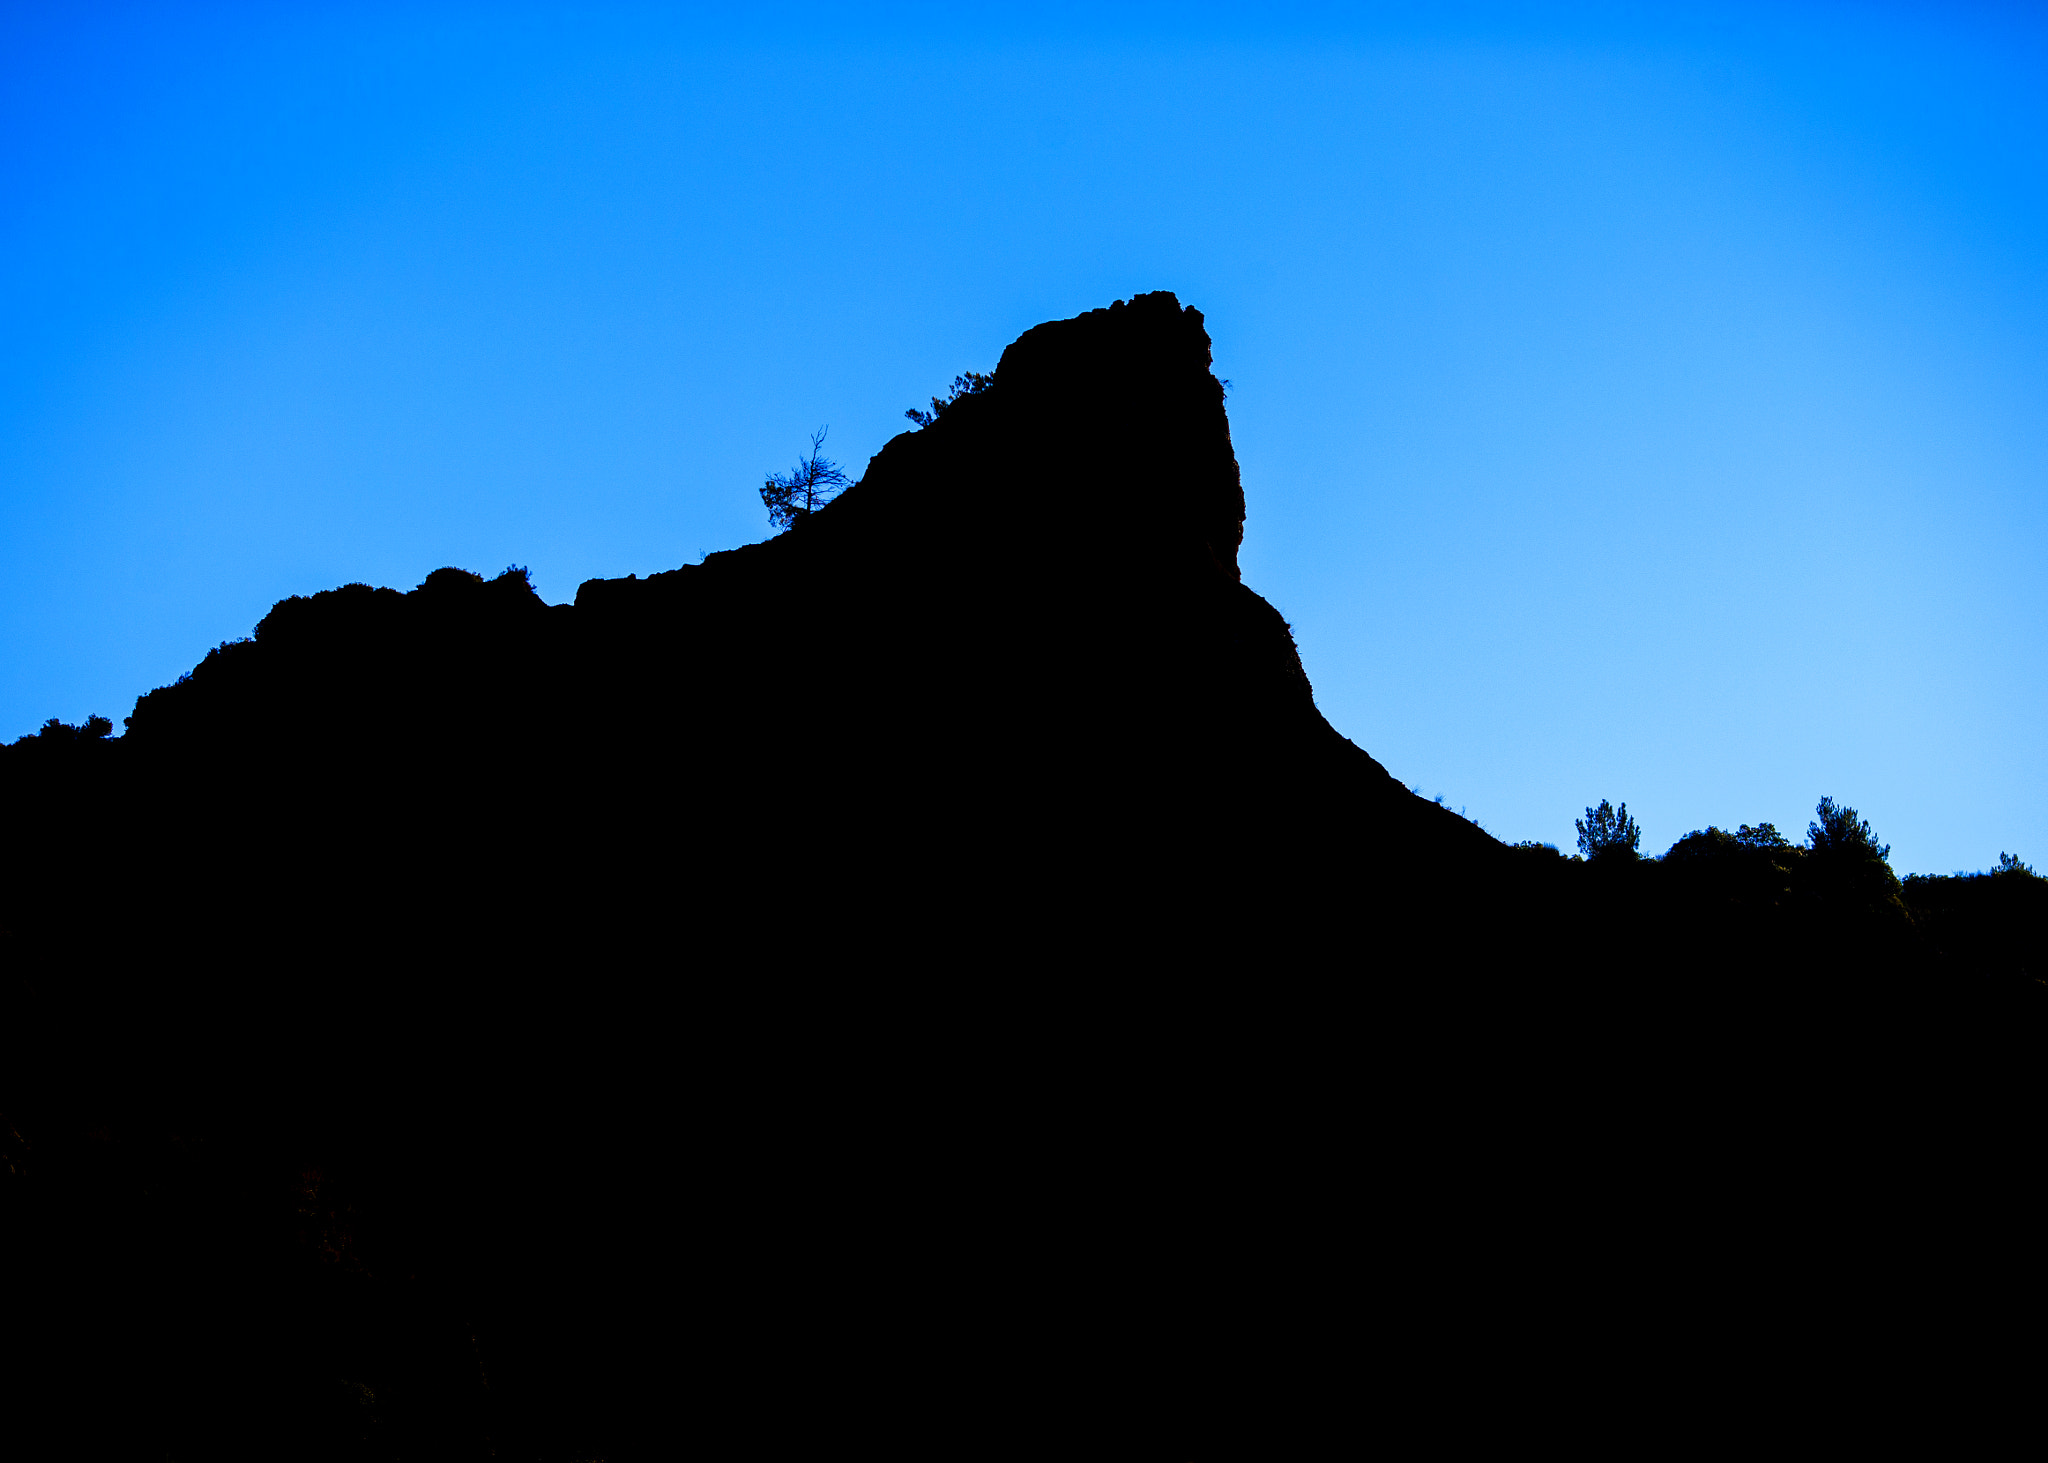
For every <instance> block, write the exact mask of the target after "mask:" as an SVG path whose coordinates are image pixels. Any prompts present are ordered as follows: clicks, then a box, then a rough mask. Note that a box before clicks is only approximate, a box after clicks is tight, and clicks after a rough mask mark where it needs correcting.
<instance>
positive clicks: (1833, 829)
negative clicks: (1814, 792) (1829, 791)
mask: <svg viewBox="0 0 2048 1463" xmlns="http://www.w3.org/2000/svg"><path fill="white" fill-rule="evenodd" d="M1813 816H1814V821H1813V822H1811V823H1809V824H1807V825H1806V846H1807V847H1808V848H1810V849H1811V850H1813V852H1815V853H1817V854H1820V855H1822V856H1823V857H1837V858H1842V857H1848V858H1872V859H1875V860H1876V861H1877V862H1878V863H1883V862H1884V861H1885V860H1886V859H1888V858H1890V857H1891V856H1892V846H1891V845H1890V844H1889V843H1879V842H1878V841H1877V834H1876V833H1875V832H1874V831H1872V829H1871V826H1870V820H1869V819H1868V818H1865V817H1863V816H1861V815H1860V814H1858V813H1857V811H1856V810H1855V809H1854V808H1852V807H1850V806H1848V805H1847V804H1846V803H1838V802H1836V801H1835V800H1834V799H1833V798H1822V799H1821V800H1820V806H1819V807H1817V808H1815V809H1814V810H1813Z"/></svg>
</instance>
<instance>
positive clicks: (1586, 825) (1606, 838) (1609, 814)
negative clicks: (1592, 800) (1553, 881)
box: [1572, 798, 1643, 863]
mask: <svg viewBox="0 0 2048 1463" xmlns="http://www.w3.org/2000/svg"><path fill="white" fill-rule="evenodd" d="M1572 826H1573V827H1575V828H1577V829H1578V830H1579V853H1580V854H1581V855H1583V856H1584V857H1585V859H1586V860H1587V862H1589V863H1590V862H1592V861H1593V860H1594V859H1620V858H1628V859H1633V858H1637V857H1639V856H1640V855H1638V853H1637V852H1636V848H1637V845H1638V844H1640V843H1641V842H1642V841H1643V830H1642V829H1641V828H1639V827H1637V826H1636V820H1635V819H1633V818H1631V817H1630V816H1629V815H1628V804H1627V803H1623V804H1622V805H1621V806H1620V807H1618V808H1617V807H1615V806H1614V805H1613V804H1611V803H1609V802H1608V801H1607V799H1605V798H1602V799H1600V806H1599V807H1597V808H1588V809H1586V816H1585V817H1583V818H1574V819H1573V820H1572Z"/></svg>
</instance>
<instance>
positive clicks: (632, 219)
mask: <svg viewBox="0 0 2048 1463" xmlns="http://www.w3.org/2000/svg"><path fill="white" fill-rule="evenodd" d="M727 8H728V7H720V8H719V9H718V10H715V11H714V10H703V11H697V10H691V9H688V8H679V7H661V8H653V7H650V8H644V9H643V8H632V7H611V8H606V7H602V6H575V7H567V6H565V7H560V8H547V7H533V8H526V9H520V8H518V7H515V6H510V5H492V6H476V7H459V6H442V7H438V8H437V7H434V6H431V5H425V4H421V5H406V6H392V7H389V8H378V7H375V6H363V5H350V6H336V7H333V8H331V9H322V8H320V7H318V6H313V5H292V6H253V7H248V8H240V7H234V6H201V5H187V6H169V7H150V6H120V7H113V6H108V7H93V6H85V5H80V6H69V5H65V6H28V5H23V6H14V7H9V8H7V9H5V10H4V11H0V646H4V647H5V653H4V655H0V736H5V737H13V736H16V735H19V734H21V733H23V732H26V731H29V730H31V729H33V728H34V727H35V726H36V725H37V724H39V723H40V722H41V721H42V720H43V719H44V718H46V717H49V716H60V717H62V718H64V719H66V720H72V721H75V720H79V719H82V718H83V717H84V716H85V715H86V714H87V713H90V712H100V713H103V714H106V715H109V716H111V717H113V718H114V720H115V723H116V725H117V726H118V724H119V722H120V718H121V717H122V716H123V715H124V714H126V712H127V711H128V710H129V709H130V708H131V707H132V706H133V703H134V699H135V697H136V696H137V695H138V694H139V693H140V692H142V691H145V690H148V689H149V688H151V687H153V686H156V685H160V684H162V683H164V682H166V681H169V680H171V679H173V678H175V677H176V676H177V675H178V674H179V673H180V672H181V671H184V670H187V669H189V668H190V667H191V666H192V665H193V663H194V662H196V661H197V660H198V659H199V658H200V657H201V656H202V655H203V654H204V653H205V651H206V650H207V648H208V647H209V646H211V645H213V644H215V643H217V642H219V641H221V640H223V639H228V638H232V637H236V636H240V635H245V634H247V633H248V632H249V630H250V628H251V627H252V626H253V625H254V624H255V622H256V621H257V619H259V618H260V617H261V616H262V615H263V613H264V612H265V610H266V609H267V608H268V607H269V605H270V604H271V603H272V602H273V601H274V600H276V599H279V598H281V597H283V596H284V595H287V594H290V593H294V592H310V591H312V590H315V589H320V588H326V587H331V586H333V585H336V584H340V583H344V582H347V581H352V580H365V581H368V582H371V583H381V584H391V585H395V586H397V587H400V588H410V587H411V586H412V585H415V584H417V583H418V582H419V581H420V580H421V579H422V578H423V577H424V576H425V575H426V574H427V573H428V572H429V571H430V570H432V569H434V568H436V567H439V566H440V565H443V564H459V565H462V566H464V567H468V568H473V569H478V570H483V571H487V572H488V571H495V570H497V569H500V568H502V567H504V566H505V565H506V564H508V563H513V562H517V563H521V564H527V565H530V566H531V567H532V569H533V571H534V575H535V580H536V583H537V584H538V585H539V586H540V588H541V591H542V593H543V594H544V595H545V596H546V597H548V598H549V599H554V600H563V599H567V598H569V597H571V596H572V595H573V594H574V593H575V589H576V585H577V584H578V583H579V582H580V581H581V580H583V579H585V578H589V577H592V576H597V575H607V576H609V575H622V574H626V573H628V572H641V573H645V572H649V571H652V570H657V569H662V568H668V567H673V566H674V565H676V564H678V563H682V562H685V561H688V560H694V559H695V558H696V557H698V555H699V554H701V553H702V552H704V551H706V550H710V549H716V548H722V547H728V546H731V545H733V544H736V543H741V542H745V541H748V540H751V539H756V538H760V537H763V536H765V534H766V533H767V531H768V525H767V522H766V519H765V516H764V514H763V512H762V509H761V505H760V501H759V499H758V497H757V496H756V489H757V488H758V485H759V483H760V481H761V478H762V475H763V474H764V473H765V472H766V471H768V470H770V469H777V468H787V467H788V466H789V464H790V463H791V462H792V461H793V460H794V459H795V457H796V455H797V453H798V452H799V450H801V449H802V448H803V447H804V446H805V445H806V444H807V441H808V435H809V433H810V431H811V430H812V429H814V428H816V427H817V426H819V425H821V424H825V423H829V424H830V425H831V438H830V443H829V446H828V450H829V451H831V452H833V454H834V455H835V456H837V457H838V458H839V459H840V460H841V461H842V462H844V463H846V464H847V465H848V466H849V467H850V468H852V469H854V470H855V471H856V472H857V471H858V470H859V468H860V467H861V466H862V465H863V464H864V463H865V462H866V460H867V457H868V456H869V455H870V454H871V453H873V452H874V451H875V450H877V449H878V448H879V447H880V446H881V445H882V444H883V443H884V442H885V441H887V440H888V438H889V437H890V436H891V435H893V434H894V432H896V431H897V430H898V429H899V428H901V427H904V426H906V425H907V423H905V422H904V421H903V419H902V412H903V410H904V408H905V407H907V406H910V405H913V404H921V403H923V402H924V401H925V400H926V398H928V397H929V396H930V395H931V394H932V393H933V392H935V391H938V390H940V389H942V388H943V387H944V385H945V383H946V382H948V381H949V380H951V378H952V377H953V376H954V375H955V374H956V373H958V372H960V371H962V370H966V369H969V368H975V369H986V368H988V367H989V366H991V365H993V364H994V361H995V358H996V355H997V353H998V352H999V351H1000V350H1001V349H1002V347H1003V346H1004V345H1005V344H1006V343H1007V342H1008V341H1009V340H1011V339H1012V338H1013V337H1014V336H1016V335H1017V334H1018V333H1019V332H1020V331H1022V330H1023V329H1025V328H1027V327H1028V326H1030V325H1032V324H1035V323H1037V322H1038V321H1040V320H1044V319H1049V318H1054V317H1060V316H1066V315H1071V314H1074V313H1076V312H1078V311H1080V310H1084V309H1088V308H1091V307H1093V306H1096V305H1101V304H1106V303H1107V302H1108V301H1109V300H1111V299H1113V298H1116V297H1119V296H1127V295H1130V294H1132V293H1134V292H1136V291H1140V290H1148V289H1157V288H1167V289H1172V290H1175V291H1177V292H1178V293H1179V294H1180V296H1181V298H1182V299H1183V300H1184V301H1185V302H1188V303H1191V304H1194V305H1197V306H1198V307H1200V308H1201V309H1202V310H1203V311H1204V312H1205V314H1206V315H1207V316H1208V319H1209V325H1210V332H1211V334H1212V335H1213V336H1214V338H1215V340H1216V346H1217V370H1218V373H1219V374H1220V375H1222V376H1225V377H1228V378H1230V379H1231V381H1232V382H1233V392H1232V395H1231V401H1230V408H1231V417H1232V422H1233V427H1234V432H1235V439H1236V444H1237V449H1238V454H1239V458H1240V460H1241V461H1242V463H1243V466H1244V472H1245V481H1246V486H1247V492H1248V496H1249V500H1250V512H1251V518H1250V524H1249V532H1248V537H1247V543H1246V549H1245V555H1244V563H1245V569H1246V578H1247V580H1248V581H1249V582H1250V583H1251V584H1252V585H1253V587H1254V588H1256V589H1258V590H1259V591H1260V592H1261V593H1263V594H1264V595H1266V597H1267V598H1269V599H1270V600H1272V601H1273V602H1274V603H1275V604H1276V605H1277V606H1278V607H1279V608H1280V610H1281V611H1282V613H1284V614H1285V615H1287V617H1288V618H1289V620H1290V621H1292V623H1293V624H1294V626H1295V632H1296V636H1297V638H1298V639H1299V641H1300V643H1301V646H1302V651H1303V654H1304V656H1305V658H1306V660H1307V663H1308V669H1309V673H1310V675H1311V677H1312V678H1313V680H1314V682H1315V685H1316V690H1317V694H1318V699H1319V701H1320V703H1321V705H1322V707H1323V709H1324V710H1325V712H1326V713H1327V714H1328V715H1329V716H1330V718H1331V720H1332V721H1334V722H1335V723H1336V725H1337V726H1338V727H1339V729H1340V730H1342V731H1344V732H1345V733H1346V734H1347V735H1349V736H1351V737H1352V738H1353V739H1354V740H1356V741H1357V742H1359V743H1360V745H1362V746H1364V747H1365V748H1367V749H1368V750H1369V751H1371V752H1372V753H1373V754H1374V755H1375V756H1377V757H1378V758H1379V759H1380V760H1381V761H1382V762H1384V763H1385V764H1386V765H1387V766H1388V767H1389V768H1390V769H1391V770H1392V771H1393V772H1394V773H1395V775H1396V776H1398V777H1401V778H1402V779H1403V780H1404V781H1407V782H1410V783H1414V784H1419V785H1420V787H1421V788H1422V789H1423V791H1424V792H1425V793H1429V794H1434V793H1437V792H1442V793H1443V794H1444V795H1445V798H1446V801H1448V802H1449V803H1450V805H1451V806H1453V807H1462V808H1464V809H1465V810H1466V811H1467V812H1468V814H1469V815H1470V816H1472V817H1475V818H1476V819H1478V820H1479V821H1480V822H1481V823H1482V824H1483V825H1484V826H1485V827H1487V828H1488V829H1489V830H1491V831H1492V832H1494V833H1495V834H1496V835H1498V836H1501V837H1503V838H1507V839H1510V840H1513V839H1521V838H1538V839H1544V840H1548V841H1552V842H1558V843H1561V844H1563V845H1564V846H1565V847H1566V848H1569V847H1570V846H1571V820H1572V818H1573V816H1574V815H1575V814H1578V813H1579V812H1580V811H1581V810H1582V809H1583V808H1584V807H1585V806H1586V805H1587V804H1589V803H1591V802H1594V801H1597V800H1598V799H1600V798H1602V797H1607V798H1612V799H1615V800H1617V801H1621V800H1626V801H1627V803H1628V805H1629V808H1630V811H1631V812H1633V813H1634V814H1635V815H1636V816H1637V817H1638V818H1639V819H1640V820H1641V822H1642V824H1643V827H1644V829H1645V834H1646V837H1645V846H1646V848H1647V847H1650V846H1652V845H1654V848H1655V850H1658V851H1661V850H1662V849H1663V848H1664V847H1666V846H1668V845H1669V844H1670V843H1671V842H1672V841H1673V840H1674V839H1676V838H1678V837H1680V836H1681V835H1683V834H1684V833H1685V832H1686V831H1687V830H1688V829H1691V828H1695V827H1700V826H1704V825H1706V824H1708V823H1719V824H1722V825H1723V826H1733V825H1734V824H1736V823H1739V822H1756V821H1759V820H1764V819H1769V820H1772V821H1775V822H1777V823H1778V824H1779V826H1780V827H1781V828H1783V829H1785V830H1786V831H1787V832H1788V833H1790V834H1792V835H1793V836H1794V837H1797V836H1798V835H1799V834H1800V833H1802V832H1803V831H1804V828H1805V826H1806V822H1807V819H1808V817H1809V816H1810V815H1811V811H1812V808H1813V804H1814V802H1815V801H1816V800H1817V799H1818V798H1819V797H1820V796H1821V795H1822V794H1823V793H1827V794H1832V795H1833V796H1835V797H1837V798H1839V799H1841V800H1844V801H1846V802H1849V803H1852V804H1854V805H1855V806H1857V807H1858V808H1860V809H1861V810H1862V811H1863V812H1864V813H1865V814H1866V815H1867V816H1868V817H1869V818H1870V819H1871V821H1872V822H1873V823H1874V824H1875V826H1876V828H1877V830H1878V832H1879V834H1880V835H1881V836H1883V837H1885V838H1887V839H1889V840H1890V841H1891V842H1892V844H1893V863H1894V865H1895V866H1896V867H1898V868H1899V869H1900V870H1901V871H1902V872H1903V871H1938V872H1946V871H1949V870H1952V869H1957V868H1981V867H1984V866H1986V865H1988V864H1990V863H1992V862H1994V861H1995V860H1996V858H1997V855H1998V854H1999V853H2000V852H2001V851H2012V852H2015V853H2018V854H2020V855H2022V856H2023V857H2026V858H2029V859H2030V860H2033V861H2035V862H2036V863H2037V864H2038V865H2042V866H2048V775H2044V769H2048V595H2044V592H2043V591H2044V588H2048V410H2044V408H2048V30H2044V27H2043V26H2042V24H2041V23H2040V22H2039V20H2037V19H2036V18H2034V17H2035V12H2031V11H2029V10H2027V9H2022V8H2014V9H2010V10H2007V9H1998V8H1983V7H1980V8H1970V7H1967V6H1958V5H1941V6H1927V7H1924V8H1887V7H1879V6H1860V7H1854V8H1849V7H1825V8H1821V7H1808V8H1805V9H1800V8H1797V7H1788V6H1785V5H1768V6H1756V7H1753V8H1745V7H1720V8H1710V9H1709V8H1702V9H1698V10H1694V11H1690V12H1683V18H1682V19H1676V20H1674V19H1671V18H1669V17H1671V16H1674V15H1680V14H1681V12H1680V11H1678V10H1676V9H1664V10H1663V14H1664V15H1665V17H1666V18H1664V19H1662V20H1659V21H1657V22H1656V23H1654V24H1652V23H1648V22H1644V21H1642V20H1640V19H1639V18H1636V17H1634V15H1633V14H1632V12H1634V11H1636V10H1640V9H1646V8H1647V9H1662V8H1660V7H1627V8H1625V9H1624V8H1618V7H1617V8H1611V9H1610V8H1602V7H1583V6H1582V7H1556V8H1551V9H1545V8H1543V7H1532V6H1494V7H1488V6H1465V7H1444V8H1440V9H1431V10H1430V11H1429V12H1428V13H1427V14H1426V15H1425V14H1424V13H1423V12H1422V10H1421V9H1419V8H1415V9H1407V8H1403V9H1398V10H1396V9H1389V10H1387V11H1385V12H1382V18H1381V19H1379V20H1375V21H1371V22H1359V21H1357V20H1356V19H1355V18H1352V19H1344V18H1341V17H1340V15H1339V13H1338V12H1337V11H1335V10H1334V9H1332V10H1325V9H1321V8H1314V7H1298V8H1292V9H1288V8H1281V9H1275V10H1268V11H1264V12H1251V11H1248V10H1246V9H1245V8H1244V7H1232V8H1230V9H1228V10H1224V9H1218V10H1215V11H1213V12H1209V13H1206V14H1204V13H1202V12H1200V11H1198V10H1194V9H1192V8H1190V7H1187V6H1181V5H1176V6H1172V7H1161V8H1156V9H1146V10H1128V9H1127V10H1118V9H1116V8H1114V7H1100V6H1089V7H1073V8H1071V9H1068V10H1060V9H1058V8H1048V7H1045V6H1036V5H1035V6H1032V7H1029V8H1028V9H1018V10H1016V11H1013V12H1004V11H1000V10H989V9H985V8H981V7H960V8H958V10H957V11H956V10H955V9H941V8H938V7H925V8H919V7H902V6H898V7H884V8H878V9H872V10H866V11H862V10H858V9H849V8H847V7H834V8H831V9H829V10H825V11H820V12H818V13H817V14H815V15H812V14H808V13H804V12H800V11H796V10H791V9H784V10H783V11H781V12H780V14H781V17H782V18H781V19H779V20H778V21H776V22H775V23H774V24H773V25H759V26H754V25H751V24H749V25H740V26H735V25H734V24H733V23H732V22H731V21H729V20H727V19H725V18H723V17H724V13H725V10H726V9H727ZM1347 13H1348V8H1347ZM1086 529H1087V525H1086V524H1085V523H1076V524H1074V525H1072V530H1073V531H1074V532H1077V533H1080V532H1085V531H1086ZM707 775H711V774H710V773H708V772H707Z"/></svg>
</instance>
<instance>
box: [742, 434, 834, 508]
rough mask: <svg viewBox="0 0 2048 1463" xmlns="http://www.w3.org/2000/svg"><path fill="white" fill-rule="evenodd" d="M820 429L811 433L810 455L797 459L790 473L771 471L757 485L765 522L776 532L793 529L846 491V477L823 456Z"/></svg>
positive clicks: (822, 439)
mask: <svg viewBox="0 0 2048 1463" xmlns="http://www.w3.org/2000/svg"><path fill="white" fill-rule="evenodd" d="M830 430H831V429H830V428H829V427H820V428H818V430H817V431H815V432H813V433H811V453H810V456H808V457H799V458H798V459H797V460H796V468H795V470H793V471H791V472H786V473H783V472H771V473H769V474H768V481H767V482H765V483H763V484H762V485H761V501H762V502H763V503H764V504H766V505H767V508H768V521H769V522H770V523H772V524H774V525H775V527H776V528H777V529H778V530H780V529H786V528H794V527H796V525H797V524H799V523H801V522H803V521H804V520H805V519H806V518H809V517H810V516H811V515H812V514H813V513H816V512H817V511H818V510H819V509H820V508H822V507H824V506H825V505H826V504H827V503H829V502H831V501H832V500H833V499H834V498H836V497H838V496H839V495H840V494H841V493H843V492H845V491H846V488H847V476H846V474H845V472H844V471H842V470H841V469H840V467H839V465H838V464H837V463H835V462H833V461H832V459H831V458H829V457H827V456H825V455H824V451H823V449H824V446H825V433H826V432H828V431H830Z"/></svg>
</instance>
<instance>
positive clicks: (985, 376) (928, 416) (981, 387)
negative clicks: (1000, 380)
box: [903, 371, 996, 427]
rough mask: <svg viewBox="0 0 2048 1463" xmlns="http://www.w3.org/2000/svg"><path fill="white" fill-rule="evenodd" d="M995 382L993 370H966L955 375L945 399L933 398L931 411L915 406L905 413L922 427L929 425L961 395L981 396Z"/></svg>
mask: <svg viewBox="0 0 2048 1463" xmlns="http://www.w3.org/2000/svg"><path fill="white" fill-rule="evenodd" d="M995 384H996V378H995V373H994V372H993V371H989V372H982V371H967V372H964V373H962V374H961V375H958V376H955V377H954V378H953V389H952V390H951V391H950V392H948V393H947V394H946V399H945V400H943V401H941V400H940V399H939V398H938V397H936V396H934V397H933V398H932V409H931V410H930V411H919V410H918V409H917V408H916V407H914V406H913V407H912V408H911V409H910V410H909V411H907V412H905V413H904V414H903V415H905V416H907V417H909V418H910V419H911V420H912V421H913V422H916V423H917V424H918V425H919V426H920V427H929V426H930V425H931V424H932V423H933V422H935V421H937V420H938V419H939V418H940V417H941V416H943V415H944V414H945V412H946V409H947V408H948V407H950V406H951V405H952V404H953V403H954V402H956V401H958V400H959V399H960V398H961V397H963V396H979V395H981V393H982V392H984V391H986V390H988V389H989V387H991V386H993V385H995Z"/></svg>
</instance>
